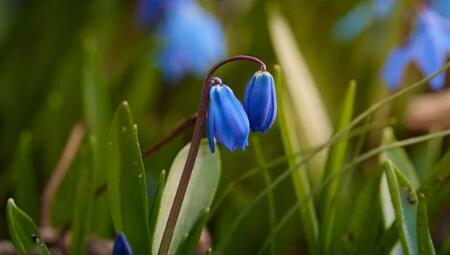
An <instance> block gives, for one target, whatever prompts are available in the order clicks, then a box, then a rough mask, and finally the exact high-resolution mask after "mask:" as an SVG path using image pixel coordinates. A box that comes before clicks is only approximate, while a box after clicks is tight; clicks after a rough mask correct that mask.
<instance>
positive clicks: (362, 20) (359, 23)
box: [333, 0, 395, 41]
mask: <svg viewBox="0 0 450 255" xmlns="http://www.w3.org/2000/svg"><path fill="white" fill-rule="evenodd" d="M394 5H395V0H369V1H364V2H361V3H359V4H358V5H356V6H355V7H354V8H353V9H351V10H350V11H349V12H348V13H347V14H346V15H345V16H344V17H343V18H342V19H341V20H340V21H338V23H337V24H336V25H335V26H334V28H333V37H334V38H336V39H337V40H339V41H347V40H351V39H353V38H355V37H356V36H358V35H359V34H360V33H361V32H362V31H364V30H365V29H366V28H367V27H368V26H369V25H371V24H372V23H374V22H376V21H378V20H381V19H383V18H385V17H387V16H388V15H389V14H390V13H391V11H392V10H393V7H394Z"/></svg>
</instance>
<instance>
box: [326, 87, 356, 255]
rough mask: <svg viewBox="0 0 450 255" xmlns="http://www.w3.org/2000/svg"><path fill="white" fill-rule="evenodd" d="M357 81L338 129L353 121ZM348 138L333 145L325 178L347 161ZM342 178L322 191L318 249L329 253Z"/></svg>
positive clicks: (348, 91)
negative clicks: (319, 243)
mask: <svg viewBox="0 0 450 255" xmlns="http://www.w3.org/2000/svg"><path fill="white" fill-rule="evenodd" d="M355 92H356V83H355V82H354V81H352V82H351V83H350V86H349V88H348V89H347V93H346V96H345V98H344V101H343V107H342V110H341V114H340V117H339V118H338V123H337V125H336V130H342V129H344V128H345V127H346V126H347V125H348V124H349V123H350V121H351V119H352V115H353V105H354V101H355ZM347 145H348V139H343V140H341V141H339V142H337V143H335V144H333V145H332V146H330V150H329V153H328V159H327V162H326V165H325V171H324V176H323V178H324V179H326V177H328V176H330V175H333V174H335V173H336V172H338V171H339V170H340V169H341V167H342V165H343V164H344V161H345V155H346V152H347ZM341 182H342V180H341V179H340V178H336V179H335V180H334V181H333V182H331V183H330V184H329V185H328V186H327V187H326V188H325V189H324V190H323V191H322V192H321V194H320V195H321V201H320V202H321V203H320V208H321V209H320V212H322V215H321V220H320V236H319V240H320V242H321V245H319V246H318V249H319V250H321V251H322V252H323V254H329V252H330V249H331V242H332V238H333V233H334V220H335V216H336V208H337V204H336V203H337V201H338V199H339V194H340V186H341Z"/></svg>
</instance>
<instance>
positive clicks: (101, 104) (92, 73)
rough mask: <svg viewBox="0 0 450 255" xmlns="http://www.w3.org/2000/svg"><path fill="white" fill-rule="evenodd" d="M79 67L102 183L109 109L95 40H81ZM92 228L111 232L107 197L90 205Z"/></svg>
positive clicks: (96, 178)
mask: <svg viewBox="0 0 450 255" xmlns="http://www.w3.org/2000/svg"><path fill="white" fill-rule="evenodd" d="M82 53H83V54H82V56H83V58H82V60H83V61H82V67H81V88H82V92H83V93H82V99H83V111H84V119H85V122H86V124H87V126H88V128H89V130H90V132H91V134H92V135H93V136H94V137H95V139H96V140H97V142H96V143H95V144H93V147H92V150H93V155H94V158H93V171H94V172H95V173H94V180H93V181H94V184H95V186H96V187H99V186H101V185H103V184H104V183H105V182H106V179H107V167H106V153H105V152H106V145H107V138H108V137H107V135H108V125H109V122H110V118H111V110H110V104H109V98H108V91H107V89H106V86H105V79H104V77H103V76H102V73H101V72H100V67H101V61H100V56H99V52H98V49H97V40H96V39H94V38H92V37H86V38H84V40H83V51H82ZM92 213H93V220H94V221H95V222H96V224H92V226H91V227H92V228H93V230H94V231H95V233H96V234H100V235H102V236H108V235H109V233H111V219H110V217H105V215H109V208H108V198H107V197H106V196H99V197H97V198H96V202H95V204H94V209H93V211H92Z"/></svg>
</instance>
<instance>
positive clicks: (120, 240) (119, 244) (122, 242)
mask: <svg viewBox="0 0 450 255" xmlns="http://www.w3.org/2000/svg"><path fill="white" fill-rule="evenodd" d="M112 254H113V255H133V251H132V250H131V247H130V244H128V241H127V238H126V237H125V235H124V234H119V235H118V236H117V237H116V240H115V241H114V247H113V252H112Z"/></svg>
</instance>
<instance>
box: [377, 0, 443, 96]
mask: <svg viewBox="0 0 450 255" xmlns="http://www.w3.org/2000/svg"><path fill="white" fill-rule="evenodd" d="M449 51H450V21H449V20H446V19H445V18H443V17H442V16H439V15H438V14H437V13H436V12H434V11H432V10H430V9H424V10H422V11H421V12H420V13H419V15H418V17H417V21H416V25H415V29H414V32H413V34H412V35H411V36H410V38H409V40H408V41H407V42H406V44H405V45H404V46H403V47H401V48H398V49H395V50H394V51H393V52H392V53H391V54H390V56H389V58H388V60H387V62H386V64H385V67H384V70H383V76H384V80H385V81H386V83H387V85H388V86H389V88H390V89H395V88H397V87H398V86H399V85H400V82H401V80H402V76H403V72H404V69H405V68H406V66H407V65H408V64H409V63H410V62H414V63H415V64H416V65H417V67H418V68H419V69H420V71H421V72H422V73H423V75H426V76H428V75H431V74H432V73H433V72H435V71H436V70H438V69H439V68H440V67H442V66H443V65H444V64H445V61H446V57H447V54H448V53H449ZM444 81H445V74H444V73H441V74H439V75H438V76H436V77H435V78H433V79H432V80H431V81H430V85H431V88H432V89H433V90H438V89H441V88H442V87H443V86H444Z"/></svg>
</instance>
